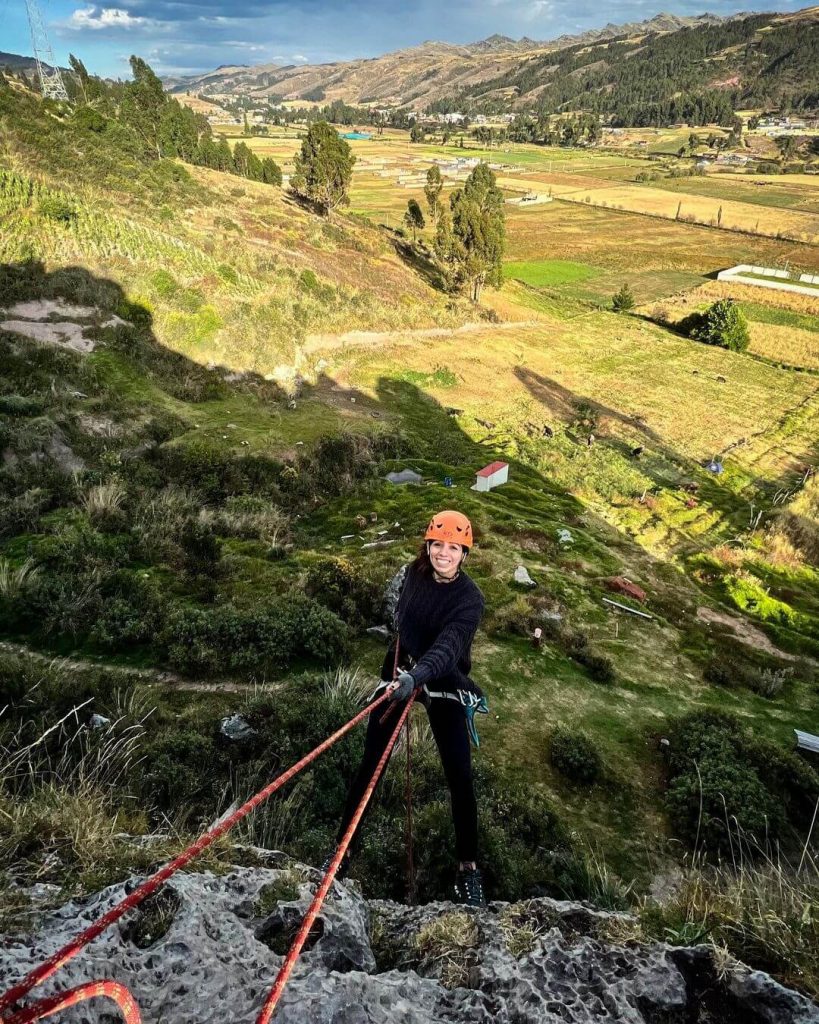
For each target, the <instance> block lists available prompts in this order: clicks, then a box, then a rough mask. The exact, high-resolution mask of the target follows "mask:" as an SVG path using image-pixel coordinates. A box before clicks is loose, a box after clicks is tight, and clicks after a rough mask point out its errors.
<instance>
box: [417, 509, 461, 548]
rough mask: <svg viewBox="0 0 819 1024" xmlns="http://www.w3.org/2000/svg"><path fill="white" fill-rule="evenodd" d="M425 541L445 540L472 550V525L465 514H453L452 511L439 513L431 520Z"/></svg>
mask: <svg viewBox="0 0 819 1024" xmlns="http://www.w3.org/2000/svg"><path fill="white" fill-rule="evenodd" d="M424 540H443V541H448V542H449V543H450V544H460V545H461V546H462V547H465V548H471V547H472V523H470V521H469V520H468V519H467V518H466V516H465V515H464V514H463V512H453V511H452V510H451V509H450V510H447V511H444V512H439V513H438V514H437V515H434V516H433V517H432V519H430V521H429V526H428V527H427V532H426V533H425V534H424Z"/></svg>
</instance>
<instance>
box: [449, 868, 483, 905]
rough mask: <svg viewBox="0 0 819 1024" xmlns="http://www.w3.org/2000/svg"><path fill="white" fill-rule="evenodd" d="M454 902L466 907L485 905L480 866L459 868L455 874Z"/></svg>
mask: <svg viewBox="0 0 819 1024" xmlns="http://www.w3.org/2000/svg"><path fill="white" fill-rule="evenodd" d="M455 902H456V903H465V904H466V905H467V906H468V907H485V906H486V897H485V896H484V894H483V878H482V877H481V871H480V868H460V869H459V871H458V874H457V875H456V876H455Z"/></svg>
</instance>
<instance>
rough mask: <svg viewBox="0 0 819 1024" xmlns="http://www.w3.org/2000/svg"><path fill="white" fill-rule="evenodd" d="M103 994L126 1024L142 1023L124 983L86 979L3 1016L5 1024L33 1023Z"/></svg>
mask: <svg viewBox="0 0 819 1024" xmlns="http://www.w3.org/2000/svg"><path fill="white" fill-rule="evenodd" d="M101 996H105V997H106V998H107V999H113V1001H114V1002H115V1003H116V1004H117V1006H118V1007H119V1008H120V1011H121V1012H122V1016H123V1017H124V1018H125V1021H126V1024H142V1018H141V1017H140V1014H139V1007H138V1006H137V1002H136V1000H135V999H134V997H133V996H132V995H131V993H130V992H129V991H128V989H127V988H126V987H125V986H124V985H120V983H119V982H118V981H87V982H86V983H85V984H84V985H78V986H77V987H76V988H72V989H70V990H69V991H68V992H61V993H60V994H59V995H56V996H49V997H48V999H41V1000H40V1001H39V1002H38V1003H35V1004H34V1005H33V1006H29V1007H27V1008H26V1009H25V1010H20V1012H19V1013H15V1014H14V1015H13V1016H11V1017H7V1018H5V1020H6V1021H7V1024H34V1022H35V1021H38V1020H43V1018H44V1017H50V1016H51V1015H52V1014H55V1013H59V1012H60V1010H67V1009H68V1008H69V1007H70V1006H76V1005H77V1003H84V1002H85V1001H86V1000H87V999H98V998H99V997H101Z"/></svg>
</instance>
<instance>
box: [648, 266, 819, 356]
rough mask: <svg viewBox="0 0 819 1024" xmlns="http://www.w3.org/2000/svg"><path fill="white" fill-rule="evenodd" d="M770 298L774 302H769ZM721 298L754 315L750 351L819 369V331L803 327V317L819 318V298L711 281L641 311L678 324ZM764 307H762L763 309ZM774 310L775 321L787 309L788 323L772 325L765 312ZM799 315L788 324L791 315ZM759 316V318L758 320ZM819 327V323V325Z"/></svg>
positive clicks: (786, 317) (772, 315)
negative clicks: (741, 304)
mask: <svg viewBox="0 0 819 1024" xmlns="http://www.w3.org/2000/svg"><path fill="white" fill-rule="evenodd" d="M769 295H770V301H769ZM718 299H733V300H734V301H736V302H740V303H743V302H744V303H746V304H748V311H749V313H750V317H749V323H748V331H749V333H750V336H751V345H750V349H749V351H750V352H751V353H752V354H753V355H758V356H763V357H764V358H766V359H771V360H773V361H774V362H777V363H784V364H785V365H787V366H799V367H805V368H807V369H814V370H815V369H819V330H811V329H810V327H809V326H802V324H804V320H801V319H800V318H801V317H804V316H815V315H819V297H817V298H816V299H814V298H812V297H811V296H809V295H797V294H795V293H788V292H770V293H769V292H766V291H763V290H762V289H761V288H754V287H752V286H748V285H744V286H743V285H737V284H733V283H731V282H727V281H708V282H707V283H706V284H704V285H702V286H701V287H699V288H695V289H694V290H693V291H690V292H687V293H686V294H685V295H677V296H674V297H673V298H671V299H668V300H663V301H661V302H656V303H649V304H647V305H646V306H645V307H643V308H642V309H641V310H640V312H643V313H646V314H647V315H648V316H651V317H653V318H654V319H658V320H667V321H668V322H669V323H674V322H676V321H679V320H681V319H682V318H683V317H684V316H687V315H688V314H689V313H692V312H694V311H695V310H701V309H704V308H705V306H706V305H708V304H710V303H712V302H716V301H717V300H718ZM760 307H762V308H761V309H760ZM766 309H770V319H771V321H774V320H775V319H776V317H777V315H779V314H777V310H784V311H785V312H784V313H783V314H781V315H782V317H783V319H784V320H785V322H783V323H776V322H769V320H768V317H767V315H766V313H765V310H766ZM793 313H795V314H797V316H796V317H792V318H791V319H792V320H793V321H795V323H794V322H791V323H788V322H787V319H788V314H793ZM757 317H758V319H757ZM817 327H819V323H817Z"/></svg>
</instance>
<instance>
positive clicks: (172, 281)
mask: <svg viewBox="0 0 819 1024" xmlns="http://www.w3.org/2000/svg"><path fill="white" fill-rule="evenodd" d="M151 287H152V288H153V290H154V291H155V292H156V293H157V295H160V296H162V298H163V299H167V298H170V297H171V296H172V295H175V294H176V292H177V291H178V290H179V284H178V283H177V280H176V278H175V277H174V276H173V274H171V273H170V271H168V270H163V269H160V270H155V271H154V272H153V274H151Z"/></svg>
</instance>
